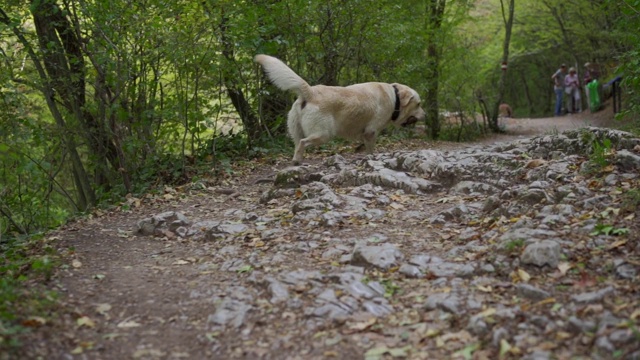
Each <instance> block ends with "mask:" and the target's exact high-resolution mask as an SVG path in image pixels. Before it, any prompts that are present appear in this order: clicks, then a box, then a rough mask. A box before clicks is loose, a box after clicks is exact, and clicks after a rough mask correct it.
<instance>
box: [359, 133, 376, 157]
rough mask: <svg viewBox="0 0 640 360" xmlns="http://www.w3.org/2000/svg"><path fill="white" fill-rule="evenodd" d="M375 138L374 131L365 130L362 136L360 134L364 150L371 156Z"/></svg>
mask: <svg viewBox="0 0 640 360" xmlns="http://www.w3.org/2000/svg"><path fill="white" fill-rule="evenodd" d="M376 136H377V134H376V131H375V130H365V132H364V134H362V142H364V148H365V150H366V151H367V154H373V148H374V147H375V145H376Z"/></svg>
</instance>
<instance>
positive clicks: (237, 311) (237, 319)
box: [208, 298, 252, 328]
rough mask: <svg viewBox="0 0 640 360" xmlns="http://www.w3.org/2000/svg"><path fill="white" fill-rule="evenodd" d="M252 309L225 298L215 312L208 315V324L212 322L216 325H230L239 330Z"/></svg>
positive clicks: (237, 301) (240, 302)
mask: <svg viewBox="0 0 640 360" xmlns="http://www.w3.org/2000/svg"><path fill="white" fill-rule="evenodd" d="M251 309H252V306H251V305H249V304H246V303H244V302H242V301H239V300H234V299H230V298H226V299H224V300H223V301H222V303H221V304H220V305H218V307H217V308H216V312H215V313H214V314H212V315H209V319H208V320H209V322H213V323H214V324H217V325H223V326H226V325H231V326H233V327H234V328H239V327H240V326H242V324H244V323H245V320H246V317H247V313H248V312H249V311H250V310H251Z"/></svg>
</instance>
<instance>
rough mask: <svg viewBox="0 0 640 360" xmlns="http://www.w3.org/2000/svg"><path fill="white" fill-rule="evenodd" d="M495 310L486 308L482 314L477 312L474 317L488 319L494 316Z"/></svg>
mask: <svg viewBox="0 0 640 360" xmlns="http://www.w3.org/2000/svg"><path fill="white" fill-rule="evenodd" d="M496 312H497V311H496V309H495V308H488V309H486V310H484V311H482V312H479V313H478V314H476V316H477V317H478V318H483V317H489V316H491V315H494V314H495V313H496Z"/></svg>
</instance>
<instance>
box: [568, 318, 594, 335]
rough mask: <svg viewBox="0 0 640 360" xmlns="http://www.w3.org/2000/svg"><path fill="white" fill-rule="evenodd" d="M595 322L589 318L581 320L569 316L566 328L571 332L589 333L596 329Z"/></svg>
mask: <svg viewBox="0 0 640 360" xmlns="http://www.w3.org/2000/svg"><path fill="white" fill-rule="evenodd" d="M596 328H597V327H596V323H595V322H593V321H589V320H581V319H578V318H577V317H575V316H571V317H570V318H569V321H568V329H569V331H571V332H573V333H589V332H594V331H595V330H596Z"/></svg>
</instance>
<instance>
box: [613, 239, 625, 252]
mask: <svg viewBox="0 0 640 360" xmlns="http://www.w3.org/2000/svg"><path fill="white" fill-rule="evenodd" d="M626 244H627V239H622V240H618V241H616V242H614V243H613V244H611V245H609V250H613V249H615V248H619V247H621V246H624V245H626Z"/></svg>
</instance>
